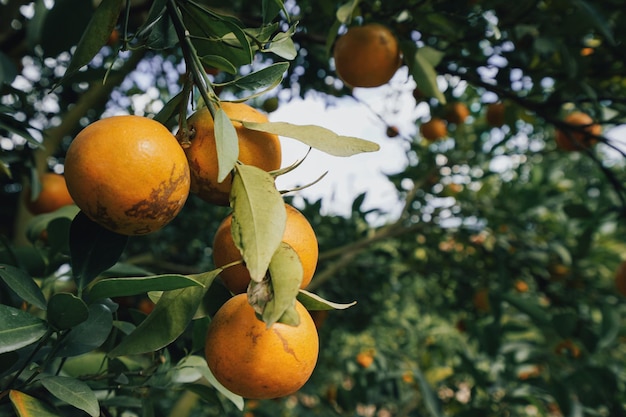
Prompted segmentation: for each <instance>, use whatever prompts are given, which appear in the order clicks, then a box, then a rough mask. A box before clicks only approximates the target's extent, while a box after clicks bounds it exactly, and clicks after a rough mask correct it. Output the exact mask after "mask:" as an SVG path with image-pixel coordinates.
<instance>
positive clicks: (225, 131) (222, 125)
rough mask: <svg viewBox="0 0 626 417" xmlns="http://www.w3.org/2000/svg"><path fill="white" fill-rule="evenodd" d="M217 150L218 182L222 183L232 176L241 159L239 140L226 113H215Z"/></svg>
mask: <svg viewBox="0 0 626 417" xmlns="http://www.w3.org/2000/svg"><path fill="white" fill-rule="evenodd" d="M215 148H216V150H217V166H218V174H217V181H218V182H222V181H224V179H225V178H226V177H227V176H228V175H229V174H230V172H231V171H232V170H233V167H234V166H235V163H236V162H237V158H239V139H238V137H237V131H236V130H235V126H233V122H231V121H230V119H229V118H228V116H227V115H226V112H225V111H224V110H223V109H221V108H218V109H217V111H216V112H215Z"/></svg>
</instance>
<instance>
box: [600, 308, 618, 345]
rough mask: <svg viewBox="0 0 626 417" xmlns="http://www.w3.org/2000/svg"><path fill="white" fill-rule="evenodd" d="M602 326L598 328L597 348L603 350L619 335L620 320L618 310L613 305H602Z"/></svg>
mask: <svg viewBox="0 0 626 417" xmlns="http://www.w3.org/2000/svg"><path fill="white" fill-rule="evenodd" d="M601 310H602V325H601V327H600V335H599V336H600V340H598V348H599V349H603V348H606V347H608V346H610V345H611V343H613V341H614V340H615V338H616V337H617V335H618V334H619V330H620V326H621V318H620V312H619V309H618V308H617V307H616V306H615V305H611V304H602V305H601Z"/></svg>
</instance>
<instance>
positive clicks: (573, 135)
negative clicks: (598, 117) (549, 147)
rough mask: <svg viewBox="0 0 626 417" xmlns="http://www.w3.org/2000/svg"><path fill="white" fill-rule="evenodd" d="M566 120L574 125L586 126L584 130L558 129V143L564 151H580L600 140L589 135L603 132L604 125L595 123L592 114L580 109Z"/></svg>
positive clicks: (565, 120)
mask: <svg viewBox="0 0 626 417" xmlns="http://www.w3.org/2000/svg"><path fill="white" fill-rule="evenodd" d="M564 122H565V123H569V124H570V125H573V126H581V127H582V126H584V132H582V131H579V130H568V131H563V130H557V131H556V138H555V139H556V144H557V146H558V147H559V148H560V149H562V150H564V151H578V150H581V149H584V148H588V147H590V146H593V145H594V144H595V143H596V142H597V141H598V140H597V139H596V138H594V137H593V136H589V135H595V136H598V135H600V134H601V133H602V127H600V125H598V124H594V122H593V119H592V118H591V116H589V115H588V114H586V113H583V112H580V111H575V112H573V113H570V114H569V115H567V116H566V117H565V119H564Z"/></svg>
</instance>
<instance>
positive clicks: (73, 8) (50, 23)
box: [28, 0, 94, 57]
mask: <svg viewBox="0 0 626 417" xmlns="http://www.w3.org/2000/svg"><path fill="white" fill-rule="evenodd" d="M37 3H41V6H39V7H38V8H37V11H38V12H39V15H37V14H36V15H35V17H36V19H35V22H34V25H33V28H30V27H29V28H28V30H29V41H30V46H31V47H34V46H35V45H37V44H40V45H41V47H42V49H43V53H44V56H46V57H54V56H57V55H59V54H60V53H61V52H66V51H69V50H70V49H71V47H72V46H74V45H76V41H77V40H78V39H80V37H81V35H82V33H83V32H84V30H85V29H86V27H87V25H88V22H89V20H90V19H91V18H92V17H93V14H94V6H93V3H91V2H88V1H82V0H58V1H55V2H54V7H53V8H52V9H50V10H48V9H47V8H46V6H45V2H44V1H41V2H37ZM68 16H72V19H74V22H73V24H71V25H68V24H67V17H68Z"/></svg>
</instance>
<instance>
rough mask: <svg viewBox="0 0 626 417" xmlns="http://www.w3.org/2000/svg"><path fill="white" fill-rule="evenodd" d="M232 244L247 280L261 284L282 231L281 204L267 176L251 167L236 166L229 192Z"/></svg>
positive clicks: (258, 169) (271, 179) (283, 204)
mask: <svg viewBox="0 0 626 417" xmlns="http://www.w3.org/2000/svg"><path fill="white" fill-rule="evenodd" d="M231 206H232V207H233V219H232V228H231V232H232V235H233V241H234V242H235V245H236V246H237V248H238V249H239V250H240V251H241V253H242V256H243V260H244V262H245V264H246V267H247V268H248V270H249V271H250V277H251V278H252V279H253V280H254V281H257V282H258V281H261V279H263V277H264V276H265V273H266V272H267V268H268V267H269V264H270V261H271V259H272V256H274V252H276V249H278V245H280V242H281V241H282V237H283V233H284V231H285V223H286V221H287V213H286V210H285V203H284V201H283V199H282V197H281V195H280V193H279V192H278V190H276V187H275V185H274V179H273V178H272V176H271V175H270V174H268V173H267V172H265V171H263V170H262V169H260V168H257V167H254V166H251V165H237V167H236V174H235V177H234V179H233V186H232V190H231Z"/></svg>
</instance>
